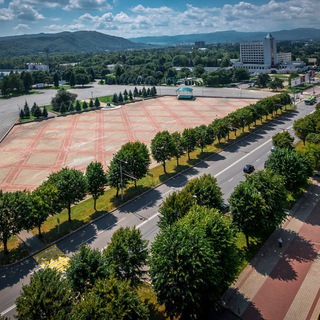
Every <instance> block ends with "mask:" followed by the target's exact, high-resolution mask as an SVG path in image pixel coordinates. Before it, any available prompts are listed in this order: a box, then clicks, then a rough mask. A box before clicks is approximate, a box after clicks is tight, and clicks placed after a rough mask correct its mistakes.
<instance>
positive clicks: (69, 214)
mask: <svg viewBox="0 0 320 320" xmlns="http://www.w3.org/2000/svg"><path fill="white" fill-rule="evenodd" d="M68 220H69V221H71V204H70V203H69V204H68Z"/></svg>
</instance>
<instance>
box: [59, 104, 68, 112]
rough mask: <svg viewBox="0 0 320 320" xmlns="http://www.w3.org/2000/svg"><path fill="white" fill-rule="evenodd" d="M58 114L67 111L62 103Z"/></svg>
mask: <svg viewBox="0 0 320 320" xmlns="http://www.w3.org/2000/svg"><path fill="white" fill-rule="evenodd" d="M59 111H60V113H62V114H64V113H66V111H67V108H66V105H65V104H64V103H63V102H62V103H61V106H60V110H59Z"/></svg>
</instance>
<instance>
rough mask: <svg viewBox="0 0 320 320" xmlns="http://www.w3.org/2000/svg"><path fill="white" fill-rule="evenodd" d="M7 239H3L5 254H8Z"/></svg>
mask: <svg viewBox="0 0 320 320" xmlns="http://www.w3.org/2000/svg"><path fill="white" fill-rule="evenodd" d="M7 243H8V239H3V253H4V255H5V256H6V255H7V254H8V245H7Z"/></svg>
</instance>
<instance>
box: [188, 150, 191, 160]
mask: <svg viewBox="0 0 320 320" xmlns="http://www.w3.org/2000/svg"><path fill="white" fill-rule="evenodd" d="M188 160H191V159H190V151H189V150H188Z"/></svg>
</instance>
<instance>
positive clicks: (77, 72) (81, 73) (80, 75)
mask: <svg viewBox="0 0 320 320" xmlns="http://www.w3.org/2000/svg"><path fill="white" fill-rule="evenodd" d="M73 73H74V79H75V84H80V85H82V86H84V85H85V84H88V83H89V82H90V80H91V76H90V74H88V72H87V70H86V69H85V68H82V67H77V68H74V69H73Z"/></svg>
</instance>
